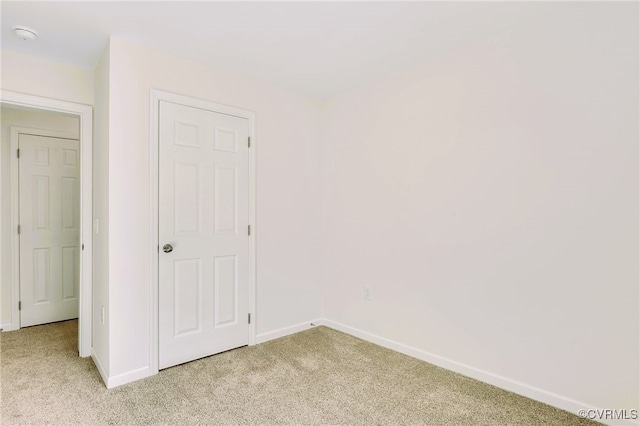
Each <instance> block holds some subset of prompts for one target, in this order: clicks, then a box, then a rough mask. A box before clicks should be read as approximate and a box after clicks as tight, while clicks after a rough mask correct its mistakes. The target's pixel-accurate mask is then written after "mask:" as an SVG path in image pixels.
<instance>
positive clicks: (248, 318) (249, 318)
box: [247, 314, 251, 324]
mask: <svg viewBox="0 0 640 426" xmlns="http://www.w3.org/2000/svg"><path fill="white" fill-rule="evenodd" d="M247 320H248V323H249V324H251V314H248V317H247Z"/></svg>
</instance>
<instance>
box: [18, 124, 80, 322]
mask: <svg viewBox="0 0 640 426" xmlns="http://www.w3.org/2000/svg"><path fill="white" fill-rule="evenodd" d="M9 134H10V135H11V136H10V148H11V149H10V151H9V153H10V155H11V160H10V173H11V203H10V204H11V219H10V221H11V229H12V230H14V229H17V228H18V225H19V224H20V198H19V197H20V195H19V194H20V176H19V164H20V163H19V161H18V157H17V155H14V153H15V152H16V151H17V150H18V142H19V137H20V135H34V136H45V137H52V138H61V139H72V140H77V141H78V142H79V141H80V137H79V135H76V134H74V133H69V132H61V131H57V130H46V129H36V128H31V127H21V126H9ZM80 208H81V207H80ZM79 254H80V259H79V260H80V261H82V251H80V252H79ZM19 301H20V237H19V236H18V233H17V232H11V324H12V329H13V330H18V329H20V328H22V318H21V316H20V311H19V310H18V302H19ZM79 304H80V298H79V297H78V305H79ZM79 313H80V306H78V314H79Z"/></svg>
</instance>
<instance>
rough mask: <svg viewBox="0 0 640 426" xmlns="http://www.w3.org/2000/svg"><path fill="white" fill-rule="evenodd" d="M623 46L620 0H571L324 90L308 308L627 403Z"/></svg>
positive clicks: (631, 217)
mask: <svg viewBox="0 0 640 426" xmlns="http://www.w3.org/2000/svg"><path fill="white" fill-rule="evenodd" d="M638 55H639V53H638V5H637V4H635V3H617V4H605V3H583V4H576V5H575V8H574V9H573V13H572V14H570V15H564V16H563V15H558V16H550V17H547V18H544V19H542V20H540V21H537V22H533V23H530V24H529V25H527V26H526V27H521V28H517V29H514V30H512V31H510V32H508V33H504V34H501V35H497V36H493V37H491V38H489V39H487V40H485V41H482V42H479V43H477V44H474V45H472V46H468V47H466V48H462V49H459V50H457V51H455V52H451V53H449V54H447V55H444V56H442V57H440V58H438V59H435V60H433V61H431V62H429V63H427V64H424V65H422V66H418V67H414V68H412V69H409V70H406V71H404V72H400V73H396V74H394V75H390V76H388V77H386V78H384V79H382V80H380V81H378V82H376V83H374V84H370V85H368V86H366V87H361V88H359V89H357V90H354V91H352V92H350V93H348V94H345V95H343V96H340V97H337V98H335V99H332V100H331V101H329V102H327V104H326V105H325V108H324V120H325V121H324V122H325V124H326V126H327V130H326V131H327V134H326V137H325V138H324V140H323V168H322V172H323V182H322V187H323V189H322V208H323V212H322V219H323V222H322V236H323V243H322V259H323V263H322V267H323V286H324V291H325V292H324V314H325V317H326V318H328V319H330V320H333V321H335V322H336V323H340V324H342V325H344V326H347V327H351V329H352V330H359V331H362V332H367V333H371V334H372V335H374V336H377V337H382V338H386V339H390V340H392V341H395V342H397V343H401V344H404V345H408V346H409V347H411V348H413V349H417V350H418V351H424V352H429V353H431V354H434V355H436V356H440V357H444V359H446V360H448V361H453V362H457V363H462V364H466V366H468V367H470V368H472V369H476V370H477V371H480V372H484V373H483V374H485V373H486V374H485V375H489V376H494V377H497V376H503V378H505V379H506V380H507V381H510V382H511V384H512V385H513V386H511V387H512V388H517V387H518V386H520V387H521V388H522V387H524V388H531V389H533V388H538V389H539V390H542V391H543V392H546V393H547V397H548V398H547V400H549V401H555V402H556V403H560V404H561V405H564V406H570V405H571V404H572V402H571V400H575V401H578V402H579V403H584V404H587V405H588V406H589V405H590V406H593V407H602V408H612V409H613V408H618V409H622V408H627V409H632V408H638V401H639V399H640V395H639V391H638V373H639V372H638V359H639V357H640V354H639V349H638V347H639V329H638V313H639V306H638V302H639V295H638V139H639V134H638V120H639V118H638V89H639V87H638V71H639V70H638ZM363 286H370V287H371V288H372V289H373V300H372V301H370V302H365V301H364V300H363ZM451 365H453V364H451ZM517 382H521V383H519V384H517ZM516 385H517V386H516ZM554 394H555V395H554ZM575 401H574V402H575Z"/></svg>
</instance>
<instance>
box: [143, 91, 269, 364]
mask: <svg viewBox="0 0 640 426" xmlns="http://www.w3.org/2000/svg"><path fill="white" fill-rule="evenodd" d="M160 101H167V102H172V103H176V104H181V105H185V106H189V107H193V108H200V109H205V110H209V111H214V112H218V113H222V114H228V115H234V116H236V117H241V118H246V119H247V120H248V121H249V137H250V140H251V147H250V149H249V223H250V225H251V235H250V236H249V313H250V314H251V324H249V345H254V344H255V343H256V323H257V315H256V295H257V289H256V285H257V280H256V235H257V230H258V227H257V224H256V147H257V143H256V137H255V113H254V112H252V111H248V110H244V109H240V108H235V107H230V106H227V105H221V104H217V103H214V102H210V101H206V100H202V99H197V98H192V97H188V96H183V95H178V94H175V93H170V92H165V91H161V90H156V89H152V90H151V93H150V108H149V111H150V115H151V116H150V119H149V122H150V124H151V127H150V129H149V145H150V146H149V153H150V155H149V161H150V164H149V170H150V195H149V200H150V206H149V210H150V213H151V214H150V219H151V220H150V221H149V222H150V232H149V235H150V236H151V238H150V241H149V251H150V258H151V265H150V271H149V277H150V282H151V297H150V300H149V304H150V306H149V308H150V309H149V312H150V314H151V318H150V324H151V339H150V348H149V354H150V359H149V366H150V374H157V373H158V359H159V345H158V326H159V325H158V322H159V319H158V318H159V317H158V292H159V290H158V288H159V287H158V286H159V278H158V268H159V259H158V256H159V247H160V246H159V239H158V225H159V207H158V201H159V189H158V181H159V178H160V175H159V173H160V171H159V167H158V160H159V157H158V154H159V136H160V135H159V124H160V121H159V104H160Z"/></svg>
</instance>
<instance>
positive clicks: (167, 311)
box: [158, 101, 249, 369]
mask: <svg viewBox="0 0 640 426" xmlns="http://www.w3.org/2000/svg"><path fill="white" fill-rule="evenodd" d="M159 123H160V128H159V135H160V138H159V185H158V187H159V229H158V232H159V242H160V252H159V263H158V264H159V289H158V299H159V332H158V337H159V367H160V368H161V369H162V368H167V367H170V366H172V365H176V364H180V363H184V362H187V361H191V360H194V359H197V358H201V357H204V356H208V355H212V354H214V353H218V352H222V351H226V350H229V349H233V348H236V347H239V346H244V345H246V344H248V339H249V326H248V323H247V315H248V312H249V263H248V259H249V237H248V235H247V232H246V229H247V227H248V224H249V186H248V183H249V179H248V173H249V168H248V167H249V156H248V147H247V140H248V136H249V125H248V120H247V119H244V118H239V117H235V116H231V115H226V114H221V113H216V112H212V111H206V110H202V109H199V108H192V107H188V106H184V105H177V104H173V103H170V102H164V101H161V102H160V121H159ZM243 141H244V142H243ZM243 230H245V231H243ZM165 244H170V245H171V246H172V250H171V251H169V252H165V251H164V250H163V249H162V248H163V246H164V245H165Z"/></svg>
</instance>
